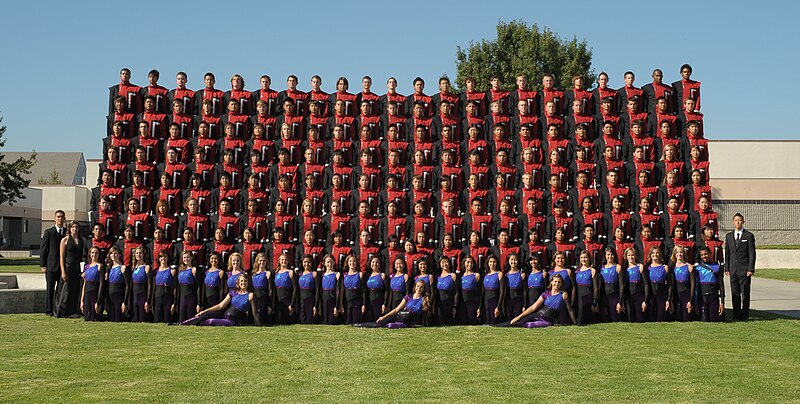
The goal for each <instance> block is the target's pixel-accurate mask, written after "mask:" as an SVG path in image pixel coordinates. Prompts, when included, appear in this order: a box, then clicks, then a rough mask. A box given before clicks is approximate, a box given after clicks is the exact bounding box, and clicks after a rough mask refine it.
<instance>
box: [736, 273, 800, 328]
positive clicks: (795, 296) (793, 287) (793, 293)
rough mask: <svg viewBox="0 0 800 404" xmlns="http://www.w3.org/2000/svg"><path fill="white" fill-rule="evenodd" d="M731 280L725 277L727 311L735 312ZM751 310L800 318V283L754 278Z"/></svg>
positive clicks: (751, 286)
mask: <svg viewBox="0 0 800 404" xmlns="http://www.w3.org/2000/svg"><path fill="white" fill-rule="evenodd" d="M732 301H733V300H732V299H731V285H730V278H728V277H725V311H726V312H727V311H728V310H731V313H732V312H733V311H732V310H733V309H732V306H731V302H732ZM750 308H751V309H753V310H761V311H769V312H772V313H776V314H781V315H784V316H791V317H795V318H800V282H788V281H779V280H774V279H767V278H758V277H753V281H752V283H751V285H750Z"/></svg>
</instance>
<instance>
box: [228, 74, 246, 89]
mask: <svg viewBox="0 0 800 404" xmlns="http://www.w3.org/2000/svg"><path fill="white" fill-rule="evenodd" d="M242 87H244V80H242V78H241V77H235V78H234V79H233V80H231V88H233V89H234V90H236V91H239V90H241V89H242Z"/></svg>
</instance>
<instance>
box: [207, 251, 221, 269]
mask: <svg viewBox="0 0 800 404" xmlns="http://www.w3.org/2000/svg"><path fill="white" fill-rule="evenodd" d="M208 263H209V265H211V267H212V268H219V255H217V254H213V255H212V256H210V257H208Z"/></svg>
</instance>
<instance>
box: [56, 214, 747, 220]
mask: <svg viewBox="0 0 800 404" xmlns="http://www.w3.org/2000/svg"><path fill="white" fill-rule="evenodd" d="M56 213H58V212H56ZM737 216H738V217H740V218H742V220H744V215H742V214H741V213H739V212H736V214H734V215H733V218H734V219H736V217H737Z"/></svg>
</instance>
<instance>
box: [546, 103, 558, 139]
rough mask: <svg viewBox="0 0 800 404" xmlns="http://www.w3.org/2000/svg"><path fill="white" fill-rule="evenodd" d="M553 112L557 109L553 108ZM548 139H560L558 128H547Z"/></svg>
mask: <svg viewBox="0 0 800 404" xmlns="http://www.w3.org/2000/svg"><path fill="white" fill-rule="evenodd" d="M551 109H552V110H553V112H555V107H553V108H551ZM547 137H549V138H550V139H555V138H557V137H558V128H557V127H555V126H550V127H548V128H547Z"/></svg>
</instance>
